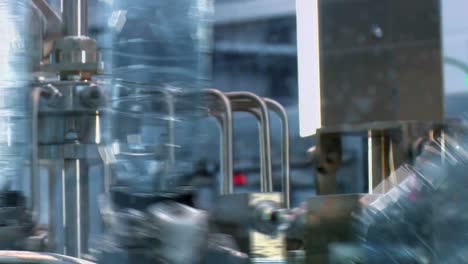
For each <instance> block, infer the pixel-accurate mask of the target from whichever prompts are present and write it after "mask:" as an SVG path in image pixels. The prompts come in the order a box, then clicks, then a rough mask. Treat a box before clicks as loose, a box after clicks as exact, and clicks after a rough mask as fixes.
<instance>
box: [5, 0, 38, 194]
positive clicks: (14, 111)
mask: <svg viewBox="0 0 468 264" xmlns="http://www.w3.org/2000/svg"><path fill="white" fill-rule="evenodd" d="M41 23H42V20H41V18H40V17H39V15H38V12H37V10H36V9H35V8H34V7H33V5H32V2H31V1H27V0H1V1H0V25H1V26H0V191H5V190H18V189H19V188H20V187H23V186H20V185H21V184H22V183H21V181H22V179H23V177H24V176H25V170H24V168H25V162H26V161H29V160H30V151H29V145H30V137H31V134H30V132H31V128H30V113H29V105H30V99H29V98H30V97H29V96H30V87H31V86H30V80H32V77H33V76H32V71H33V69H34V67H35V66H37V65H38V63H39V62H40V58H41V55H42V47H41V44H40V43H41V42H40V41H38V36H40V35H41V32H42V25H41ZM23 183H25V182H24V181H23Z"/></svg>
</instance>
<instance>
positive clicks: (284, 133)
mask: <svg viewBox="0 0 468 264" xmlns="http://www.w3.org/2000/svg"><path fill="white" fill-rule="evenodd" d="M263 100H265V103H266V104H267V106H268V108H269V109H271V110H272V111H273V112H275V113H276V114H277V115H278V117H279V118H280V120H281V137H282V143H281V144H282V153H281V168H282V172H283V177H282V181H283V203H284V206H285V207H286V208H290V207H291V175H290V168H289V161H290V153H289V149H290V147H289V121H288V115H287V113H286V110H285V109H284V107H283V106H282V105H281V104H280V103H278V102H277V101H275V100H272V99H270V98H264V99H263Z"/></svg>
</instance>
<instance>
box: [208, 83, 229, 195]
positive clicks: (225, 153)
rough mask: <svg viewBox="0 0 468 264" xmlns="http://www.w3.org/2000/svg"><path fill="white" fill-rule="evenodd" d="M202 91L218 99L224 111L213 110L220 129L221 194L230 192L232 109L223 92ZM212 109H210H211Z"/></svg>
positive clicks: (214, 90) (213, 90)
mask: <svg viewBox="0 0 468 264" xmlns="http://www.w3.org/2000/svg"><path fill="white" fill-rule="evenodd" d="M204 92H205V93H206V94H207V95H210V96H213V97H215V98H216V99H218V101H219V103H221V104H222V105H223V108H224V112H221V113H216V112H213V113H212V116H215V117H216V119H217V120H218V123H219V125H220V129H221V147H220V149H221V150H220V151H221V157H222V158H221V161H222V171H223V176H222V177H221V188H220V192H221V195H226V194H230V193H232V192H233V191H234V187H233V178H232V177H233V157H232V153H233V146H232V145H233V143H232V109H231V102H230V101H229V99H228V98H227V96H226V95H224V93H222V92H221V91H219V90H216V89H206V90H204ZM211 110H212V109H210V111H211Z"/></svg>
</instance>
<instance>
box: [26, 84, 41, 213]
mask: <svg viewBox="0 0 468 264" xmlns="http://www.w3.org/2000/svg"><path fill="white" fill-rule="evenodd" d="M43 91H44V90H43V88H42V87H36V88H34V89H33V91H32V107H31V108H32V109H31V111H32V121H31V123H32V124H31V128H32V131H31V141H32V142H31V174H30V177H31V178H30V180H29V191H30V195H31V199H30V200H31V203H30V208H29V209H30V210H31V213H32V216H33V220H34V221H36V220H37V219H38V218H39V209H40V205H39V201H40V200H41V196H40V191H39V152H38V148H39V139H38V130H39V120H38V119H39V100H40V98H41V94H42V92H43Z"/></svg>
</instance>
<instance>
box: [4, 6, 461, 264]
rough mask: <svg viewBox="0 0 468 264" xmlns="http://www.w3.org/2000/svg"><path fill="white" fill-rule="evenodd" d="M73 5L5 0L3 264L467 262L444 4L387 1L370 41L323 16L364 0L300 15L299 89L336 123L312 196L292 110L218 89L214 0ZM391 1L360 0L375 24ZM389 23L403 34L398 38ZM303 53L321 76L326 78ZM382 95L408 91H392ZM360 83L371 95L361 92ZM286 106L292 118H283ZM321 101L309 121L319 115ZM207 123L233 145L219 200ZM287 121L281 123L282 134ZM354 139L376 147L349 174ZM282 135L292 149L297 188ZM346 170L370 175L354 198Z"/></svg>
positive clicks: (326, 134) (225, 146) (329, 128)
mask: <svg viewBox="0 0 468 264" xmlns="http://www.w3.org/2000/svg"><path fill="white" fill-rule="evenodd" d="M59 2H60V3H57V1H46V0H0V32H1V33H2V34H0V40H1V41H0V57H1V58H2V60H0V97H1V100H0V134H1V136H0V174H1V175H0V262H1V263H4V262H5V263H122V264H124V263H167V264H187V263H206V264H211V263H232V264H244V263H301V264H312V263H314V264H315V263H331V264H341V263H370V264H372V263H464V262H466V260H467V259H468V256H467V252H466V250H465V249H464V248H463V247H462V246H460V245H462V244H463V243H465V242H466V238H465V236H464V234H465V231H466V228H467V224H466V219H465V218H466V213H465V211H466V210H464V200H465V199H464V198H466V197H465V196H466V194H465V193H466V191H465V190H466V184H467V183H468V181H467V180H466V179H464V178H465V175H464V174H465V173H464V172H465V171H466V167H465V166H466V165H467V161H468V152H467V151H466V145H467V142H468V141H467V140H468V138H467V132H468V131H467V129H466V124H465V123H464V122H463V120H457V121H454V122H443V120H442V114H441V113H442V100H441V90H442V88H441V84H440V80H441V77H440V73H439V71H438V70H437V69H438V67H440V63H438V60H439V62H440V58H439V57H438V56H437V52H438V51H440V43H439V40H440V36H439V35H438V34H439V33H437V32H438V30H439V22H438V21H437V19H436V17H437V16H436V13H437V12H438V10H439V4H438V1H426V0H424V1H423V0H421V1H419V0H418V1H417V2H418V3H419V5H420V6H419V7H421V8H418V5H414V6H413V5H410V8H409V9H401V7H402V6H403V5H404V2H405V1H403V0H401V1H400V0H398V1H393V2H389V1H383V0H382V1H381V2H382V3H381V5H384V6H386V7H389V8H390V9H391V10H393V11H395V12H390V15H389V16H391V17H390V18H388V19H386V20H385V19H384V20H382V21H383V22H382V23H383V24H382V25H378V24H373V25H372V27H371V29H372V30H371V40H369V42H366V41H361V42H359V41H358V42H359V43H354V42H346V41H342V42H340V41H339V40H343V38H344V37H343V36H346V34H345V33H346V32H348V31H349V29H348V31H346V30H345V31H344V32H345V33H343V32H342V31H339V30H336V26H337V24H346V23H347V21H346V17H345V16H342V17H339V19H338V20H337V21H338V22H336V21H332V20H330V19H329V18H328V17H327V16H324V15H323V14H335V13H334V12H338V13H340V12H341V11H340V10H344V9H343V6H344V7H350V6H348V5H349V3H348V2H347V1H328V2H327V1H312V2H313V3H314V4H312V5H303V6H302V7H309V8H312V9H311V11H312V13H307V12H305V10H298V12H297V13H298V14H297V16H298V34H300V35H301V37H299V38H298V39H299V42H300V43H298V47H299V49H298V56H299V60H300V61H299V66H300V67H299V78H302V79H301V80H300V81H299V86H300V87H299V88H300V89H301V90H302V92H300V95H304V94H306V95H307V94H308V95H311V94H314V95H315V96H319V97H320V98H318V99H321V100H322V102H321V103H320V104H319V105H318V106H319V108H320V109H318V110H317V109H315V110H316V111H317V112H316V113H314V115H315V114H317V113H319V115H320V118H319V119H321V124H320V126H319V127H320V128H319V129H318V130H317V131H314V133H315V137H316V139H317V144H316V146H314V147H313V148H311V150H310V151H309V153H308V154H306V153H304V155H310V158H311V162H313V163H314V167H315V168H316V172H315V175H316V177H315V181H316V192H317V194H318V195H317V196H312V197H311V198H309V199H307V200H306V201H304V202H303V203H301V204H300V205H299V206H296V207H294V206H292V202H291V194H292V190H291V183H290V181H291V175H290V155H289V152H290V148H291V146H290V142H289V138H290V131H291V130H290V124H289V120H288V115H287V113H286V110H285V109H284V108H283V106H282V105H281V104H279V103H278V102H276V101H275V100H273V99H271V98H266V97H262V96H259V95H256V94H254V93H251V92H248V91H236V92H233V91H230V92H222V91H221V90H218V89H212V88H208V87H210V86H209V79H210V72H211V66H210V55H211V52H212V43H211V37H212V27H211V22H212V21H211V18H210V17H211V16H210V15H211V14H212V12H213V1H212V0H154V1H148V0H114V1H91V0H89V1H88V0H62V1H59ZM297 2H298V6H299V3H304V1H301V0H298V1H297ZM361 2H366V1H361ZM309 4H310V3H309ZM340 5H342V6H340ZM381 5H376V4H369V3H368V5H364V4H362V3H361V5H359V6H358V7H356V6H353V8H355V7H356V8H359V10H360V12H362V14H361V16H360V18H361V19H362V20H365V21H364V22H362V21H360V22H358V24H359V23H361V24H362V23H364V24H366V23H367V22H368V21H367V20H366V19H369V17H368V16H367V15H366V14H368V13H369V12H373V11H376V10H377V11H379V12H381V11H382V10H381ZM367 9H369V10H367ZM362 10H367V11H369V12H364V11H362ZM303 11H304V12H303ZM396 11H401V12H396ZM405 12H406V14H407V15H408V16H410V15H411V13H413V14H419V15H421V16H422V17H423V18H424V19H426V20H424V19H423V24H424V23H426V24H425V25H426V26H427V28H428V30H427V32H424V33H425V34H426V35H425V34H422V35H421V36H420V35H418V36H417V37H420V38H421V39H418V40H417V41H416V42H414V41H415V40H414V39H411V38H409V37H408V34H409V33H408V32H411V29H408V28H406V27H404V30H402V31H401V32H400V31H398V30H395V28H397V25H394V24H395V23H396V24H398V23H405V20H404V19H402V17H403V15H402V13H405ZM418 12H420V13H418ZM427 12H429V14H430V15H427ZM319 14H321V15H319ZM379 14H380V13H379ZM335 15H336V14H335ZM304 16H305V17H306V18H311V17H312V16H313V17H314V18H315V20H314V21H312V22H313V23H312V25H313V26H312V27H310V28H312V29H313V32H312V34H315V35H316V36H317V39H316V40H315V42H310V39H309V40H307V38H303V37H304V34H306V35H307V36H309V35H308V33H310V32H309V31H308V29H309V27H307V26H308V24H307V23H306V24H304V21H309V22H310V21H311V20H309V19H304ZM330 17H336V16H330ZM399 19H402V20H401V21H400V20H399ZM335 22H336V23H335ZM348 22H349V21H348ZM365 22H366V23H365ZM406 22H408V21H406ZM301 23H302V24H301ZM350 23H351V22H350ZM353 23H354V20H353ZM361 24H359V25H361ZM90 25H93V26H94V27H95V28H93V27H91V26H90ZM361 26H362V25H361ZM393 26H395V27H393ZM399 26H401V24H399ZM351 28H353V27H351ZM356 28H359V26H357V27H356ZM91 29H93V30H91ZM314 30H315V31H314ZM392 30H394V31H392ZM383 32H385V33H387V32H390V34H391V35H392V36H393V37H392V38H390V40H387V39H383V40H382V38H383ZM319 35H320V39H319V38H318V36H319ZM361 37H362V36H361ZM433 37H434V38H433ZM364 38H365V37H364ZM379 41H383V42H382V43H381V42H379ZM410 42H411V43H410ZM304 43H306V44H304ZM310 43H313V45H312V46H309V45H308V44H310ZM363 43H364V44H363ZM415 43H416V44H415ZM340 45H342V46H346V45H349V46H346V47H344V48H343V47H341V46H340ZM360 45H363V46H360ZM418 45H420V46H421V47H419V46H418ZM418 47H419V48H420V49H419V50H418V49H417V48H418ZM310 49H315V50H314V52H310ZM343 50H344V51H343ZM304 51H306V52H305V53H304ZM412 52H415V53H418V54H416V55H414V56H413V54H412ZM311 54H315V55H317V56H315V57H314V56H310V55H311ZM303 60H313V63H311V64H310V63H307V61H303ZM412 60H413V61H412ZM337 61H338V62H340V63H336V62H337ZM350 61H353V65H354V67H351V68H349V67H348V68H346V69H350V72H351V73H350V74H348V75H346V72H347V71H346V69H345V70H343V69H344V68H342V67H346V66H347V65H348V66H349V63H350ZM408 61H410V62H411V63H407V62H408ZM418 64H421V65H424V67H426V69H428V70H432V71H431V73H432V74H431V76H430V79H431V81H430V82H425V84H427V85H421V84H419V83H418V82H415V79H414V78H409V77H408V76H407V75H406V73H407V72H406V70H408V69H407V68H405V67H408V65H410V66H412V67H415V65H418ZM301 65H302V66H301ZM304 65H314V67H315V68H314V69H313V70H314V71H315V72H314V73H313V74H310V75H309V74H308V71H310V68H309V67H304ZM421 67H422V66H421ZM431 67H433V68H431ZM337 68H338V69H337ZM382 68H384V69H382ZM387 70H388V71H387ZM439 70H440V69H439ZM373 71H376V72H377V73H376V74H373V75H372V76H377V77H376V79H375V80H370V81H369V82H370V83H372V82H375V83H377V84H378V83H380V82H385V81H389V82H390V83H396V84H397V85H395V87H396V88H395V90H394V91H393V92H390V93H389V92H388V91H386V90H385V89H381V91H375V90H378V89H379V87H384V88H385V86H379V85H375V87H374V86H372V85H371V86H372V87H374V88H375V89H374V90H372V89H370V88H369V87H370V86H365V85H362V81H361V80H362V76H359V74H363V73H370V72H373ZM337 72H339V73H340V74H338V75H337V74H336V73H337ZM382 72H384V73H382ZM387 73H388V75H389V76H386V75H385V74H387ZM416 73H417V74H422V75H425V73H424V72H420V71H416ZM438 74H439V75H438ZM350 76H351V77H350ZM369 76H370V74H369ZM379 76H380V77H379ZM418 76H419V75H418ZM310 77H313V78H315V80H320V79H321V80H322V82H321V83H320V82H318V83H316V84H317V86H316V87H311V86H310V84H311V82H309V81H310V80H304V78H306V79H307V78H310ZM419 77H420V76H419ZM347 78H350V81H349V82H347V81H345V79H346V80H347ZM416 79H418V78H416ZM312 83H313V82H312ZM304 84H306V85H305V86H304ZM350 87H351V88H350ZM372 87H371V88H372ZM376 87H377V88H376ZM407 87H412V88H414V89H412V90H411V91H408V88H407ZM304 89H306V90H307V92H304ZM310 89H314V91H313V92H312V93H311V92H310ZM370 90H372V91H370ZM379 92H382V93H384V94H385V95H388V96H389V97H391V98H393V100H382V101H379V100H378V99H379V98H380V99H381V97H380V96H379V95H378V93H379ZM418 93H420V94H423V95H424V96H423V97H424V98H425V99H424V100H423V101H427V102H429V103H430V104H431V107H430V109H428V110H427V111H426V110H424V109H423V110H421V107H415V106H414V102H412V101H409V100H403V99H404V98H405V96H406V97H408V96H410V95H411V94H418ZM349 94H351V95H353V94H357V95H358V96H356V97H357V99H359V100H360V102H361V103H362V102H364V101H365V102H371V103H368V104H365V102H364V105H367V106H368V107H364V108H362V107H361V106H360V105H357V104H347V103H346V101H347V100H348V96H347V95H349ZM434 95H435V96H434ZM395 98H399V99H400V100H397V99H395ZM434 98H435V99H434ZM301 99H304V98H301ZM309 99H317V98H306V101H307V100H309ZM366 100H367V101H366ZM374 101H377V103H374ZM379 102H380V104H379ZM361 105H362V104H361ZM382 105H384V106H382ZM302 106H304V103H302ZM395 108H396V109H397V111H393V109H395ZM426 108H427V106H426ZM409 110H414V111H409ZM238 112H243V113H247V114H248V115H249V116H251V117H253V118H254V119H255V120H256V123H257V125H258V131H257V132H258V141H259V147H260V149H259V153H260V155H259V156H260V160H259V161H258V163H259V167H260V174H259V175H260V179H259V181H258V182H259V186H258V191H255V192H247V193H241V192H238V191H236V190H235V189H234V184H233V177H234V159H233V156H234V152H235V149H234V147H233V145H234V141H235V138H236V135H235V133H234V132H235V131H234V129H233V127H234V126H235V125H236V119H235V118H233V115H234V113H238ZM309 113H310V112H309ZM273 114H275V115H276V116H277V117H278V118H279V120H280V122H281V127H280V131H273V129H272V126H271V124H270V118H271V117H270V116H273ZM305 114H306V115H304V113H301V115H302V116H301V122H302V121H303V120H307V119H308V118H316V117H317V116H316V115H315V116H314V117H313V116H308V115H307V113H305ZM205 119H214V120H215V121H216V123H217V125H218V127H219V141H220V144H219V145H220V149H219V154H220V155H219V156H220V160H219V163H220V177H219V178H217V179H216V180H215V182H216V188H213V189H214V190H213V192H216V194H217V197H216V199H215V201H214V205H213V206H212V208H210V209H209V210H202V209H200V208H197V205H196V203H195V197H196V195H197V190H196V188H195V185H194V184H193V182H192V180H193V173H194V171H195V170H196V169H195V161H196V156H197V153H198V154H199V153H200V152H202V151H211V150H208V149H205V148H204V145H203V141H202V140H198V139H199V138H201V137H199V136H200V134H202V133H203V132H202V131H203V129H201V128H200V121H201V120H205ZM301 125H302V124H301ZM273 133H278V134H279V135H281V137H280V138H281V140H280V144H279V146H276V145H275V144H273V143H274V142H273V141H272V134H273ZM349 136H352V137H355V138H359V142H360V143H361V144H362V147H361V148H360V150H361V152H360V153H359V155H358V156H359V157H364V158H363V160H362V162H361V163H360V164H361V166H362V167H363V168H364V169H363V170H362V171H363V172H364V173H362V174H363V175H351V176H349V175H348V177H347V178H346V179H345V180H343V179H340V175H339V174H340V169H341V168H342V166H341V164H342V163H343V160H344V158H343V157H344V156H345V155H346V153H345V151H346V149H344V148H342V144H343V142H344V141H345V140H344V138H345V137H349ZM272 148H278V149H281V154H282V155H281V161H280V164H281V186H282V188H281V191H280V192H275V188H274V177H273V172H272V167H273V166H272V159H273V158H272ZM311 173H312V172H311ZM339 181H344V182H354V181H355V182H362V183H363V184H360V185H359V184H355V185H356V186H358V187H356V188H355V189H354V190H355V191H354V193H344V192H342V191H341V190H340V188H339V184H338V182H339ZM447 225H450V226H447Z"/></svg>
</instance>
